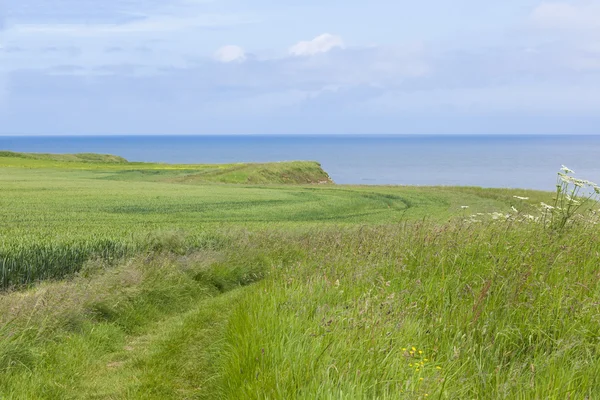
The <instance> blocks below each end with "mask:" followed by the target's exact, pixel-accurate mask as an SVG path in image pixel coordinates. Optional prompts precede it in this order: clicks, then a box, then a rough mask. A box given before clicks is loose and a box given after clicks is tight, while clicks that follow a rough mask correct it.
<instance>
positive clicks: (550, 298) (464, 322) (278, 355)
mask: <svg viewBox="0 0 600 400" xmlns="http://www.w3.org/2000/svg"><path fill="white" fill-rule="evenodd" d="M598 233H599V231H598V229H596V228H594V229H590V228H589V226H585V225H581V224H578V225H573V226H571V228H570V230H569V232H568V234H562V235H560V234H558V233H556V232H555V231H553V230H548V229H546V228H545V227H544V226H543V225H541V224H527V223H522V224H511V223H508V224H507V223H503V222H502V223H501V222H497V221H496V222H490V223H486V224H470V223H466V222H464V221H454V222H451V223H447V224H442V225H440V224H437V223H427V222H425V223H417V224H405V225H402V226H390V227H378V228H373V227H362V228H357V229H349V230H329V231H319V232H311V233H310V234H306V235H299V236H293V235H289V234H283V235H281V236H280V237H277V238H274V237H260V238H256V239H255V240H254V241H255V242H258V243H262V244H261V246H264V247H263V250H264V253H265V254H270V256H269V257H270V259H271V260H273V261H272V263H271V274H272V275H271V277H270V278H269V279H267V280H265V281H264V282H262V283H260V284H259V286H258V288H257V290H256V292H255V293H254V294H253V295H252V296H251V297H248V298H247V301H246V302H245V303H244V304H243V305H241V306H240V307H239V308H238V310H237V311H236V312H235V314H234V315H233V317H232V319H231V321H230V329H229V333H228V342H229V351H228V352H227V354H225V356H224V358H223V360H224V361H223V373H222V376H223V378H224V379H223V382H222V393H221V396H222V398H229V399H233V398H248V399H251V398H306V399H308V398H320V399H328V398H331V399H372V398H382V399H384V398H389V399H396V398H407V399H414V398H427V397H428V398H448V399H459V398H460V399H462V398H478V399H482V398H489V399H500V398H590V399H591V398H596V397H597V396H598V394H600V380H599V379H598V377H599V376H600V375H599V374H600V361H599V360H600V358H599V357H598V355H599V353H600V341H599V340H598V338H600V324H599V319H598V315H600V306H599V305H598V301H597V299H598V295H600V281H599V279H598V265H599V261H600V238H599V235H598ZM291 255H293V257H291V258H290V256H291ZM283 260H286V261H283Z"/></svg>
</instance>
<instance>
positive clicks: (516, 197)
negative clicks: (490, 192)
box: [513, 196, 529, 200]
mask: <svg viewBox="0 0 600 400" xmlns="http://www.w3.org/2000/svg"><path fill="white" fill-rule="evenodd" d="M513 197H514V198H515V199H519V200H529V197H521V196H513Z"/></svg>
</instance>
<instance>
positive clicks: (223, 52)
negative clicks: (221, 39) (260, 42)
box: [215, 45, 246, 63]
mask: <svg viewBox="0 0 600 400" xmlns="http://www.w3.org/2000/svg"><path fill="white" fill-rule="evenodd" d="M215 59H216V60H217V61H220V62H223V63H230V62H244V61H245V60H246V53H245V52H244V49H242V48H241V47H239V46H233V45H229V46H223V47H221V48H220V49H219V50H217V52H216V53H215Z"/></svg>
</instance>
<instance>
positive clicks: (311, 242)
mask: <svg viewBox="0 0 600 400" xmlns="http://www.w3.org/2000/svg"><path fill="white" fill-rule="evenodd" d="M548 179H553V177H552V176H549V177H548ZM565 182H566V183H565V185H566V184H570V183H573V182H575V183H577V184H579V181H576V180H572V181H569V180H568V179H565ZM565 187H566V186H565ZM569 193H572V194H573V197H572V198H571V197H569V199H571V200H567V203H568V207H567V206H562V207H558V205H557V204H558V203H557V202H556V200H553V194H552V193H546V192H534V191H524V190H517V189H515V190H508V189H481V188H475V187H399V186H396V187H394V186H346V185H336V184H334V183H333V182H332V181H331V179H330V178H329V176H328V175H327V174H326V172H325V171H323V170H322V169H321V167H320V165H319V164H318V163H314V162H288V163H274V164H231V165H168V164H149V163H130V162H127V160H125V159H122V158H120V157H116V156H103V155H95V154H81V155H50V154H47V155H39V154H22V153H11V152H0V287H1V288H2V290H3V293H2V294H0V334H2V336H1V338H0V398H8V399H22V398H27V399H36V398H44V399H56V398H65V399H69V398H74V399H76V398H82V399H84V398H101V399H121V398H123V399H138V398H139V399H153V398H154V399H168V398H172V399H181V398H186V399H194V398H205V399H215V398H216V399H219V398H222V399H246V398H247V399H292V398H299V399H316V398H318V399H375V398H381V399H397V398H406V399H425V398H440V399H442V398H443V399H457V398H461V399H462V398H477V399H479V398H490V399H498V398H557V399H564V398H573V399H575V398H590V399H592V398H597V397H598V396H600V381H599V378H598V377H599V376H600V361H599V360H600V357H599V354H600V305H599V304H600V303H599V302H598V298H599V296H600V284H599V283H598V281H599V279H598V277H599V274H600V270H599V269H598V265H600V263H599V261H600V238H599V235H598V233H600V232H599V228H598V225H597V219H596V214H594V213H595V212H597V208H598V207H597V203H595V202H594V201H593V197H590V199H591V201H590V202H588V203H585V205H584V206H583V207H582V208H578V207H579V206H573V207H571V206H572V205H573V204H578V203H577V202H576V200H575V198H576V196H575V194H577V193H575V192H569ZM577 198H579V197H577ZM542 202H543V203H544V204H546V206H540V205H541V204H542ZM552 204H554V206H552ZM561 204H562V203H561ZM543 207H546V208H545V209H544V208H543ZM571 208H572V209H573V211H571ZM558 209H560V210H561V211H560V212H561V214H560V215H559V214H558V213H557V211H556V210H558ZM544 210H545V211H544ZM549 210H550V211H549ZM575 211H577V213H575ZM545 212H546V214H545ZM551 213H557V214H556V215H557V217H556V221H558V222H556V223H555V218H554V217H552V219H551V220H550V217H548V215H550V214H551ZM553 215H554V214H552V216H553ZM565 215H566V217H565V218H564V219H560V218H559V216H565ZM567 217H568V221H567ZM549 221H550V222H549ZM563 222H565V223H563ZM567 222H568V223H567Z"/></svg>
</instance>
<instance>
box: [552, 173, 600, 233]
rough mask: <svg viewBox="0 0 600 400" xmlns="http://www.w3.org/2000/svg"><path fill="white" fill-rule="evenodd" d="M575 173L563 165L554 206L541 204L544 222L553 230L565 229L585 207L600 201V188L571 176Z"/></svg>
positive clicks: (559, 174) (557, 183)
mask: <svg viewBox="0 0 600 400" xmlns="http://www.w3.org/2000/svg"><path fill="white" fill-rule="evenodd" d="M574 173H575V172H574V171H573V170H572V169H569V168H567V167H565V166H564V165H563V166H562V168H561V169H560V172H559V173H558V179H557V182H556V197H555V198H554V204H553V205H548V204H545V203H542V204H541V206H542V214H543V216H544V220H545V221H546V222H547V224H548V225H549V226H550V227H552V228H553V229H556V230H561V229H563V228H564V227H565V226H566V225H567V224H568V223H569V222H570V221H573V220H574V216H575V215H576V213H577V211H579V210H580V209H581V208H582V207H583V206H584V205H586V204H589V203H590V202H592V201H598V200H600V187H599V186H598V185H597V184H595V183H594V182H590V181H588V180H585V179H578V178H575V177H573V176H572V175H571V174H574Z"/></svg>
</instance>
